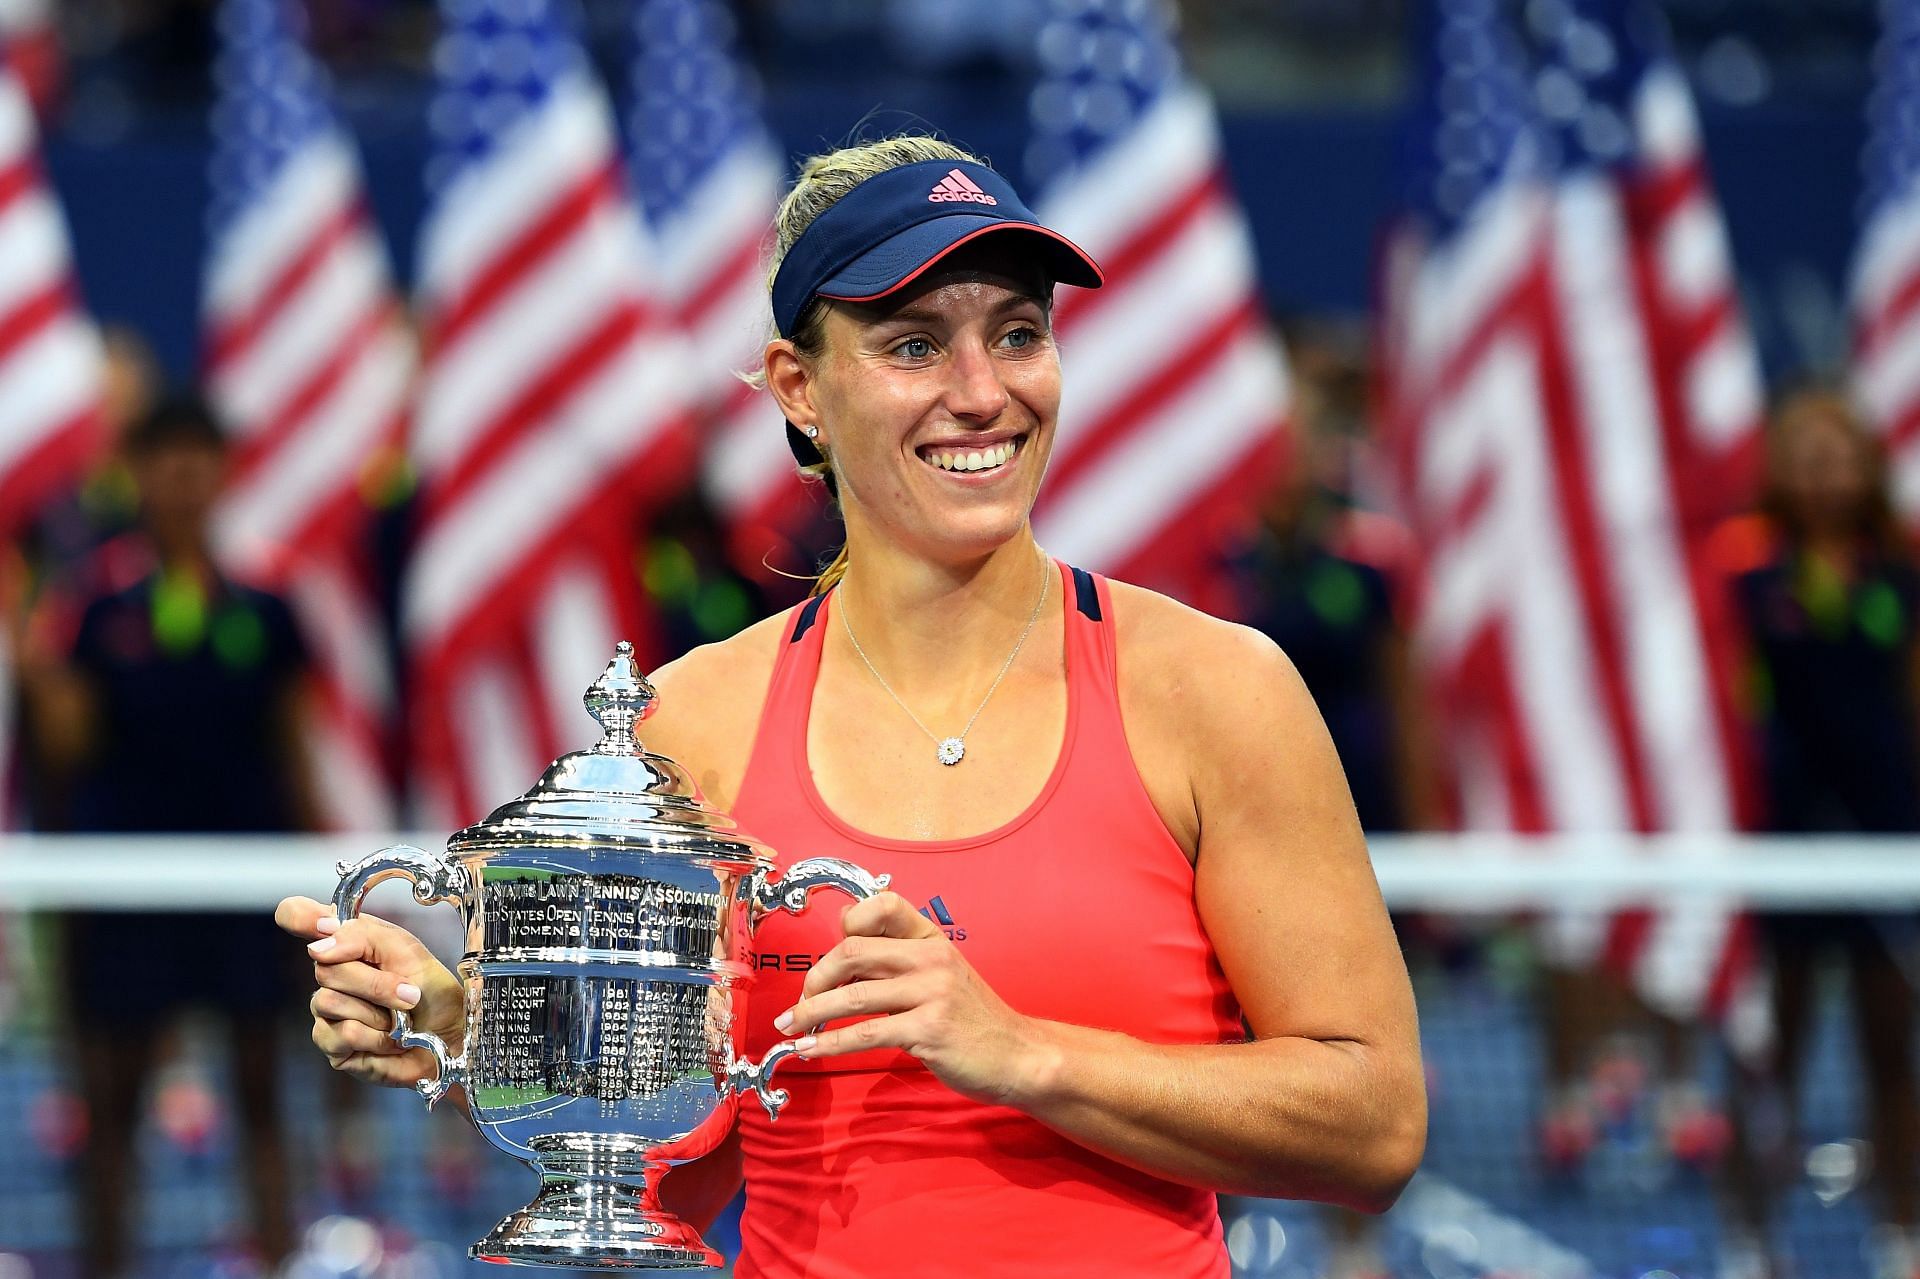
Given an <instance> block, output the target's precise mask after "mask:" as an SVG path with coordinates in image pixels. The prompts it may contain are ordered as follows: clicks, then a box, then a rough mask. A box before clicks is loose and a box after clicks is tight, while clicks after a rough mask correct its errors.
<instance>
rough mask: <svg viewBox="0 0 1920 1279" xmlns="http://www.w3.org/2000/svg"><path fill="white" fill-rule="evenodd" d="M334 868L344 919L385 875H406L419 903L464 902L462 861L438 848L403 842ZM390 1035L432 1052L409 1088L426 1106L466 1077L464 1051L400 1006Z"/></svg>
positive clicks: (337, 904)
mask: <svg viewBox="0 0 1920 1279" xmlns="http://www.w3.org/2000/svg"><path fill="white" fill-rule="evenodd" d="M333 869H334V871H335V873H337V874H338V875H339V876H340V886H339V887H338V888H336V889H335V890H334V893H333V912H334V914H335V915H336V916H338V917H339V920H340V922H341V923H343V924H344V923H346V922H347V921H348V920H350V919H354V918H356V917H358V915H359V914H360V903H361V902H362V901H364V900H365V899H366V896H367V890H368V889H370V888H372V887H373V886H374V885H375V884H378V883H381V882H383V881H385V880H389V879H406V880H409V881H411V883H412V884H413V899H414V900H415V901H417V902H419V903H420V904H421V905H422V906H431V905H433V904H434V903H435V902H456V903H458V904H460V905H462V906H464V905H466V903H467V900H468V897H469V893H470V889H471V885H470V883H469V881H468V879H467V868H466V867H465V866H462V865H461V864H460V863H459V862H454V861H449V860H447V858H446V857H444V856H443V855H441V854H439V853H429V852H427V851H425V850H424V849H419V848H414V847H412V846H410V845H407V844H396V845H394V846H393V847H392V848H383V849H381V850H380V851H379V852H377V853H369V854H367V855H366V856H365V857H362V858H361V859H360V860H359V861H357V862H338V863H336V864H335V865H334V868H333ZM391 1038H392V1039H393V1042H394V1043H396V1044H399V1045H400V1046H401V1047H402V1048H424V1049H426V1050H427V1051H428V1052H430V1053H432V1054H433V1064H434V1074H433V1077H432V1078H431V1079H422V1080H419V1081H418V1082H416V1083H415V1084H414V1085H413V1090H414V1091H415V1092H417V1093H419V1094H420V1096H421V1097H423V1098H424V1099H425V1100H426V1103H427V1108H428V1109H429V1110H431V1109H432V1108H433V1105H434V1103H435V1102H437V1101H439V1100H440V1099H441V1098H442V1097H444V1096H446V1095H447V1090H448V1089H450V1088H452V1087H453V1086H454V1085H455V1084H464V1083H466V1080H467V1059H466V1055H465V1054H464V1053H463V1054H461V1055H459V1056H455V1055H454V1054H452V1053H450V1052H448V1051H447V1045H446V1042H445V1041H444V1040H442V1039H441V1038H440V1036H438V1035H436V1034H433V1033H432V1032H430V1031H424V1030H415V1029H414V1028H413V1018H412V1017H411V1016H409V1015H408V1014H407V1013H406V1012H405V1011H404V1010H401V1009H397V1008H396V1009H395V1010H394V1013H393V1031H392V1034H391Z"/></svg>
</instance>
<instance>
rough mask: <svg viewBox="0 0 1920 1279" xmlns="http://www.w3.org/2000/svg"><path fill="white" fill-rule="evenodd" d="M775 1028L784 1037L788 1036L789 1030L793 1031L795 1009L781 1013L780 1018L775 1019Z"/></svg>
mask: <svg viewBox="0 0 1920 1279" xmlns="http://www.w3.org/2000/svg"><path fill="white" fill-rule="evenodd" d="M773 1028H774V1029H775V1030H777V1031H779V1032H780V1033H781V1034H783V1035H784V1034H786V1033H787V1032H788V1031H789V1030H792V1029H793V1009H791V1008H789V1009H787V1011H785V1012H783V1013H781V1014H780V1015H779V1016H778V1017H775V1018H774V1019H773Z"/></svg>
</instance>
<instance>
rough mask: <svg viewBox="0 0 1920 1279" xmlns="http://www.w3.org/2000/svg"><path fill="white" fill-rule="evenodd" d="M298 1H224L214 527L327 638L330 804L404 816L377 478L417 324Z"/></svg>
mask: <svg viewBox="0 0 1920 1279" xmlns="http://www.w3.org/2000/svg"><path fill="white" fill-rule="evenodd" d="M299 21H300V14H299V12H298V11H297V10H296V9H295V8H294V0H226V3H225V4H224V5H222V7H221V9H220V12H219V19H218V26H219V34H220V52H219V55H218V59H217V61H216V63H215V68H214V74H215V80H216V82H217V86H218V95H217V98H216V101H215V105H214V115H213V131H214V139H215V146H214V157H213V209H212V217H211V223H212V225H211V235H210V238H209V252H208V258H207V269H206V280H205V291H204V296H203V298H202V321H203V328H204V337H205V347H204V359H205V366H206V377H207V388H208V393H209V396H210V397H211V399H212V400H213V402H214V404H215V405H216V406H217V408H218V409H219V410H220V413H221V416H222V418H223V419H224V420H225V422H226V424H227V427H228V430H229V431H230V432H231V433H232V443H233V470H232V478H231V480H230V481H229V488H228V491H227V493H226V494H225V495H224V496H223V498H222V501H221V507H220V510H219V511H218V513H217V515H216V522H215V523H216V540H217V543H218V545H219V547H220V550H221V552H222V556H223V559H224V560H225V562H226V563H227V564H228V565H229V567H230V568H232V569H233V570H234V571H235V572H237V573H239V574H240V575H241V576H243V577H245V578H247V579H248V580H251V581H254V582H257V583H259V584H261V585H263V586H265V587H267V588H269V589H272V590H276V591H279V592H281V593H283V594H284V595H286V596H287V598H288V600H289V602H290V603H291V604H292V606H293V608H294V610H295V612H296V614H297V615H298V617H299V619H300V623H301V628H302V630H303V631H304V632H305V633H306V635H307V638H308V642H309V645H310V646H311V647H312V649H313V652H314V658H315V662H314V665H315V676H316V678H315V681H314V683H315V691H316V694H317V697H316V704H315V707H314V711H315V714H314V720H313V723H312V724H311V725H310V729H309V740H310V741H311V742H312V743H313V746H312V759H313V763H314V767H315V771H316V774H317V776H316V779H315V780H316V784H317V790H318V793H319V798H320V803H321V807H322V816H323V818H324V819H325V820H326V821H327V822H328V823H329V824H330V825H332V826H334V827H335V828H337V829H363V830H372V829H384V830H390V829H392V828H393V826H394V825H395V824H396V823H395V818H396V815H397V814H396V810H395V805H394V796H393V787H392V785H391V783H390V781H389V774H388V769H387V764H386V742H387V739H388V733H389V730H390V728H391V724H390V720H391V716H392V710H393V679H392V672H391V666H390V663H389V662H388V660H387V657H386V637H385V631H384V628H383V626H382V624H381V617H380V610H379V606H378V601H377V593H376V590H375V587H374V584H373V577H372V573H371V568H370V557H369V554H368V548H367V545H366V540H367V539H366V535H367V531H368V530H367V525H368V511H369V508H368V505H367V502H366V500H365V498H364V496H363V493H364V491H365V489H366V488H367V486H368V485H369V483H370V482H371V480H372V477H373V473H374V470H375V468H376V467H378V466H380V465H381V464H382V463H383V462H390V461H391V458H392V455H393V453H394V451H395V450H396V449H397V448H398V446H399V442H400V439H401V436H402V433H403V431H404V428H405V424H406V413H407V403H408V398H409V396H410V395H411V392H412V382H413V377H414V371H415V358H414V352H413V340H412V337H411V334H410V333H409V332H408V328H407V324H406V317H405V314H404V312H403V310H402V307H401V303H400V295H399V293H398V291H397V290H396V288H395V286H394V282H393V278H392V274H391V271H390V269H389V267H388V263H387V259H386V253H385V250H384V249H383V247H382V246H381V243H380V240H379V236H378V233H377V231H376V230H375V228H374V226H373V223H372V220H371V218H370V217H369V215H368V211H367V205H366V199H365V195H364V189H363V182H362V178H361V173H360V165H359V160H358V158H357V157H356V155H355V153H354V149H353V146H352V143H351V142H350V141H349V139H348V137H347V135H346V133H345V131H344V130H343V129H342V128H341V127H340V125H339V123H338V122H337V121H336V119H335V118H334V116H333V113H332V111H331V109H330V107H329V105H328V101H327V86H326V83H325V79H324V75H323V72H322V71H321V70H320V68H319V67H318V66H317V65H316V64H315V62H314V60H313V59H312V58H311V57H310V56H309V55H308V53H307V51H306V49H305V48H304V47H303V45H302V42H301V35H300V25H299Z"/></svg>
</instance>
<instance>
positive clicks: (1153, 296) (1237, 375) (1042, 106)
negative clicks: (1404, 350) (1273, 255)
mask: <svg viewBox="0 0 1920 1279" xmlns="http://www.w3.org/2000/svg"><path fill="white" fill-rule="evenodd" d="M1048 12H1049V16H1048V18H1047V19H1046V21H1045V22H1044V23H1043V25H1042V26H1041V28H1040V34H1039V46H1038V47H1039V55H1040V60H1041V63H1042V68H1043V73H1042V79H1041V81H1040V83H1039V84H1038V85H1037V86H1036V88H1035V89H1034V92H1033V98H1032V103H1031V116H1032V122H1033V129H1034V135H1033V140H1032V142H1031V144H1030V151H1029V155H1028V157H1027V170H1028V173H1029V175H1030V176H1031V177H1032V179H1033V180H1034V181H1035V182H1036V183H1037V184H1040V185H1039V186H1038V189H1039V191H1040V199H1039V203H1038V205H1037V206H1036V210H1037V212H1038V213H1039V214H1040V216H1041V217H1042V219H1043V220H1045V221H1046V223H1047V225H1049V226H1052V227H1055V228H1057V229H1058V230H1059V231H1060V232H1061V233H1062V234H1064V235H1066V236H1069V237H1070V238H1072V239H1073V240H1074V242H1075V243H1077V244H1079V245H1080V246H1081V247H1083V248H1085V249H1086V250H1087V251H1088V252H1089V253H1091V254H1092V255H1093V256H1094V258H1095V259H1096V260H1097V261H1099V263H1100V264H1101V266H1102V267H1103V268H1105V270H1106V273H1107V281H1108V283H1107V286H1106V287H1105V288H1104V289H1101V290H1098V291H1090V292H1082V291H1080V290H1070V291H1069V293H1068V295H1067V296H1064V297H1062V298H1061V300H1060V303H1059V307H1058V311H1057V313H1056V316H1055V329H1056V332H1057V333H1058V335H1059V340H1060V346H1061V358H1062V360H1063V361H1064V363H1065V366H1066V369H1067V376H1066V394H1065V399H1064V401H1063V403H1062V405H1061V410H1060V431H1059V436H1058V439H1057V442H1056V443H1055V445H1054V451H1053V461H1052V465H1051V467H1050V469H1049V472H1048V479H1047V486H1046V488H1045V489H1043V490H1042V492H1041V496H1040V502H1039V505H1038V507H1037V509H1036V510H1035V513H1034V526H1035V531H1036V533H1037V535H1038V536H1039V538H1040V540H1041V542H1042V543H1044V544H1045V545H1046V546H1047V548H1048V549H1049V550H1050V551H1052V552H1053V553H1055V554H1058V555H1061V556H1064V557H1065V558H1067V559H1069V560H1072V561H1074V562H1075V563H1079V564H1083V565H1086V566H1088V567H1090V568H1097V569H1099V570H1101V571H1102V572H1108V573H1113V574H1116V575H1118V576H1121V577H1125V578H1127V579H1129V580H1131V581H1136V582H1139V583H1141V584H1143V585H1148V586H1153V587H1155V588H1157V589H1161V590H1167V591H1169V592H1171V593H1173V594H1176V595H1179V596H1181V597H1183V598H1186V599H1188V600H1193V601H1195V602H1203V603H1208V602H1212V601H1214V600H1215V599H1217V598H1222V597H1219V596H1216V595H1215V593H1214V592H1215V590H1216V589H1217V584H1216V582H1215V580H1214V578H1215V574H1216V570H1215V569H1214V567H1213V565H1214V563H1215V561H1216V555H1217V551H1218V547H1219V546H1220V544H1221V543H1222V542H1223V540H1224V538H1225V537H1226V536H1227V534H1228V533H1229V532H1230V531H1233V530H1232V528H1231V526H1232V525H1234V524H1236V523H1239V522H1241V521H1244V520H1245V519H1246V518H1248V516H1249V514H1250V512H1251V509H1252V505H1253V501H1254V499H1255V497H1256V496H1257V493H1258V490H1259V488H1260V486H1261V485H1263V484H1264V483H1266V482H1267V481H1268V480H1269V479H1270V474H1271V472H1270V467H1269V465H1268V462H1269V460H1270V459H1271V458H1272V457H1273V455H1274V452H1275V446H1276V444H1277V442H1278V440H1279V437H1280V433H1281V431H1282V429H1283V427H1284V425H1285V423H1286V421H1287V417H1288V412H1289V388H1288V383H1287V375H1286V365H1285V361H1284V359H1283V357H1282V355H1281V352H1280V347H1279V345H1278V343H1277V341H1276V339H1275V337H1274V336H1273V334H1272V333H1271V332H1270V330H1269V328H1268V325H1267V322H1266V318H1265V315H1264V313H1263V310H1262V306H1261V302H1260V297H1259V293H1258V284H1259V273H1258V270H1257V267H1256V264H1255V259H1254V251H1253V241H1252V236H1251V233H1250V232H1249V230H1248V225H1247V220H1246V217H1245V214H1244V213H1243V211H1242V210H1241V208H1240V206H1239V204H1238V203H1237V202H1236V200H1235V198H1234V196H1233V194H1232V192H1231V191H1230V189H1229V187H1228V183H1227V179H1226V173H1225V170H1224V167H1223V164H1222V160H1221V149H1220V137H1219V128H1218V124H1217V122H1216V120H1215V115H1214V109H1213V103H1212V101H1211V100H1210V99H1209V98H1208V96H1207V94H1206V93H1205V92H1204V91H1203V90H1202V89H1201V88H1200V87H1199V86H1198V85H1196V84H1195V83H1194V82H1193V81H1191V80H1190V79H1188V78H1187V77H1186V75H1185V74H1184V73H1183V72H1182V71H1181V68H1180V61H1179V56H1178V54H1177V52H1176V50H1175V46H1174V33H1173V18H1172V13H1171V10H1170V9H1169V8H1168V7H1167V6H1165V5H1164V4H1160V3H1155V2H1150V0H1054V3H1053V4H1052V5H1051V6H1050V9H1049V11H1048Z"/></svg>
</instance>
